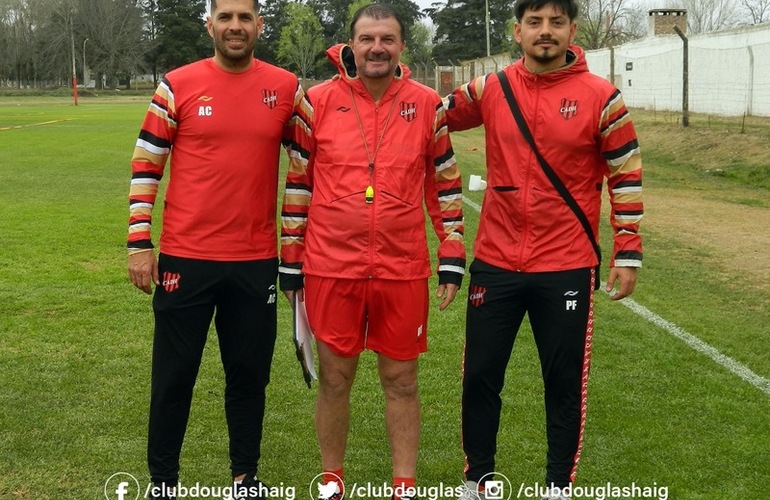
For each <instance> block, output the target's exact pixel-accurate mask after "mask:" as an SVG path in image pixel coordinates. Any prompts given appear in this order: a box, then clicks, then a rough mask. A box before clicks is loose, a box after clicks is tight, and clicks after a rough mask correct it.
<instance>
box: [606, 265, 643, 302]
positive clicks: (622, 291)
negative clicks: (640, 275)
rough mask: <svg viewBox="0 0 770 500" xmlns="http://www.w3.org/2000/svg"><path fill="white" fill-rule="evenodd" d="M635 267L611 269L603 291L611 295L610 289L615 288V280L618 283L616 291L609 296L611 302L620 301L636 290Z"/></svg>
mask: <svg viewBox="0 0 770 500" xmlns="http://www.w3.org/2000/svg"><path fill="white" fill-rule="evenodd" d="M637 269H638V268H636V267H611V268H610V275H609V276H608V277H607V286H606V288H605V291H606V292H607V293H612V289H613V288H614V287H615V280H618V281H620V288H619V289H618V291H617V292H616V293H615V294H613V295H611V297H612V300H620V299H623V298H626V297H628V296H629V295H631V294H632V293H634V288H636V272H637Z"/></svg>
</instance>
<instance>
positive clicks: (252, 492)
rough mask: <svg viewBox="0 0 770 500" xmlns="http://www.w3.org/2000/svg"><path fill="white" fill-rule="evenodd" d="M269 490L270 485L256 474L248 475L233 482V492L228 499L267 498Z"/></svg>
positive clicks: (259, 499) (249, 499) (251, 499)
mask: <svg viewBox="0 0 770 500" xmlns="http://www.w3.org/2000/svg"><path fill="white" fill-rule="evenodd" d="M268 491H269V488H268V486H266V485H265V483H263V482H262V481H260V480H259V479H257V477H256V476H246V477H245V478H243V480H242V481H234V482H233V494H232V495H231V496H230V498H229V499H228V500H265V499H266V498H267V492H268Z"/></svg>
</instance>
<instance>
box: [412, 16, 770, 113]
mask: <svg viewBox="0 0 770 500" xmlns="http://www.w3.org/2000/svg"><path fill="white" fill-rule="evenodd" d="M586 59H587V60H588V67H589V70H590V71H591V72H592V73H594V74H596V75H599V76H601V77H602V78H606V79H608V80H611V81H612V82H613V83H614V84H615V85H616V86H617V87H618V88H619V89H620V90H621V91H622V92H623V98H624V100H625V102H626V104H627V105H628V106H630V107H634V108H645V109H656V110H666V111H680V110H681V109H682V93H683V88H684V85H683V83H682V82H683V67H682V64H683V44H682V40H681V39H680V38H679V37H678V36H677V35H675V34H672V35H670V36H668V35H667V36H655V37H648V38H645V39H642V40H639V41H636V42H631V43H627V44H624V45H620V46H617V47H613V48H611V49H601V50H593V51H588V52H587V53H586ZM511 62H512V60H511V56H510V54H507V53H505V54H499V55H496V56H492V57H485V58H480V59H475V60H472V61H464V62H462V63H460V64H458V65H456V66H436V67H435V76H434V78H432V79H428V78H422V75H421V74H420V73H418V74H417V75H415V76H414V77H415V78H416V79H418V80H420V81H421V82H423V83H425V84H426V85H429V86H430V87H433V88H435V89H436V90H437V91H438V93H439V94H440V95H447V94H449V93H450V92H451V91H452V90H454V89H455V88H456V87H457V86H458V85H461V84H462V83H465V82H467V81H468V80H470V79H471V78H474V77H476V76H480V75H483V74H486V73H491V72H494V71H499V70H500V69H501V68H503V67H505V66H506V65H508V64H510V63H511ZM611 75H612V76H611ZM688 79H689V101H688V105H689V109H690V111H692V112H696V113H707V114H715V115H724V116H740V115H744V114H745V115H754V116H770V23H765V24H761V25H756V26H747V27H743V28H738V29H733V30H726V31H722V32H716V33H708V34H703V35H695V36H691V37H689V75H688Z"/></svg>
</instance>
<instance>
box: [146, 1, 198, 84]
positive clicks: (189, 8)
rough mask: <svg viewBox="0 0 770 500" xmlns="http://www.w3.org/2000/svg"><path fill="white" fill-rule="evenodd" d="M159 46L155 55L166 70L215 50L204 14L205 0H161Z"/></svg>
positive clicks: (159, 7) (158, 4) (162, 69)
mask: <svg viewBox="0 0 770 500" xmlns="http://www.w3.org/2000/svg"><path fill="white" fill-rule="evenodd" d="M157 8H158V10H157V12H156V20H157V27H158V31H157V35H158V36H157V39H156V41H157V46H156V48H155V52H154V54H153V57H154V58H155V60H156V61H157V64H158V67H159V68H160V70H161V71H163V72H165V71H168V70H170V69H173V68H176V67H179V66H182V65H184V64H188V63H191V62H193V61H197V60H198V59H202V58H204V57H207V56H210V55H211V54H212V48H211V47H212V43H211V38H210V37H209V35H208V33H207V32H206V25H205V24H204V22H203V15H204V13H205V12H206V2H205V0H158V3H157Z"/></svg>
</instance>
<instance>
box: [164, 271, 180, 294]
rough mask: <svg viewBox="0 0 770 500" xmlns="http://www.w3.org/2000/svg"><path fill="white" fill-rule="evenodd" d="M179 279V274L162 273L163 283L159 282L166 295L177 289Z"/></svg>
mask: <svg viewBox="0 0 770 500" xmlns="http://www.w3.org/2000/svg"><path fill="white" fill-rule="evenodd" d="M181 277H182V276H181V275H180V274H179V273H169V272H164V273H163V281H162V282H161V284H162V285H163V288H165V289H166V291H167V292H168V293H171V292H173V291H175V290H177V289H178V288H179V279H180V278H181Z"/></svg>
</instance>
